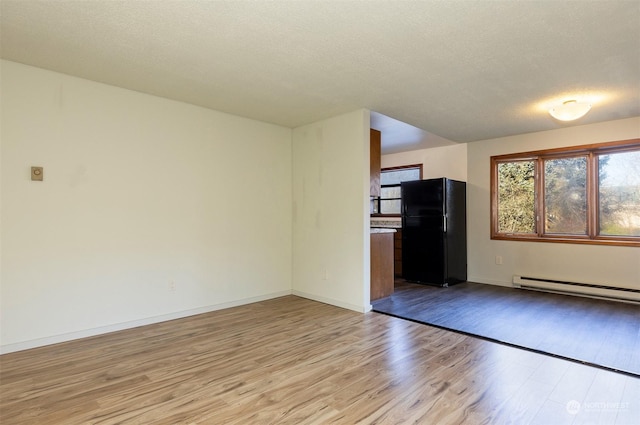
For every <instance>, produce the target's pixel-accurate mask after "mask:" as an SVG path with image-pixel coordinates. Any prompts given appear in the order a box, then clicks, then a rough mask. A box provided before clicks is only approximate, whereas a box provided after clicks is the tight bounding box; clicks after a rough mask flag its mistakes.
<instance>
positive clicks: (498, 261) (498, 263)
mask: <svg viewBox="0 0 640 425" xmlns="http://www.w3.org/2000/svg"><path fill="white" fill-rule="evenodd" d="M496 264H497V265H499V266H500V265H502V255H496Z"/></svg>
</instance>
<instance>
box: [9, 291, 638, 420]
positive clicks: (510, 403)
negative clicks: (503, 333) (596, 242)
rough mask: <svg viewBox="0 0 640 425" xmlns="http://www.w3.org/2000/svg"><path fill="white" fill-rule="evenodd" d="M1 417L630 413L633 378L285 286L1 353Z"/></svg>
mask: <svg viewBox="0 0 640 425" xmlns="http://www.w3.org/2000/svg"><path fill="white" fill-rule="evenodd" d="M505 325H506V326H508V324H505ZM0 422H1V423H2V424H3V425H10V424H65V425H66V424H243V425H245V424H356V423H362V424H411V423H416V424H461V423H466V424H503V423H504V424H507V423H509V424H576V425H578V424H617V425H620V424H633V425H637V424H640V380H639V379H636V378H632V377H630V376H626V375H621V374H616V373H613V372H608V371H604V370H599V369H594V368H591V367H589V366H584V365H581V364H577V363H572V362H567V361H564V360H560V359H556V358H553V357H548V356H543V355H540V354H535V353H531V352H527V351H523V350H519V349H515V348H511V347H507V346H503V345H499V344H495V343H492V342H488V341H484V340H480V339H475V338H472V337H469V336H464V335H461V334H457V333H453V332H449V331H445V330H442V329H437V328H432V327H429V326H425V325H421V324H417V323H413V322H410V321H405V320H402V319H398V318H394V317H389V316H385V315H382V314H378V313H367V314H359V313H356V312H352V311H348V310H343V309H340V308H336V307H332V306H328V305H325V304H321V303H317V302H314V301H309V300H306V299H302V298H298V297H295V296H287V297H283V298H278V299H274V300H269V301H265V302H260V303H256V304H251V305H246V306H241V307H236V308H232V309H227V310H221V311H216V312H212V313H208V314H203V315H199V316H193V317H189V318H185V319H180V320H174V321H170V322H164V323H160V324H155V325H150V326H145V327H140V328H136V329H130V330H126V331H121V332H116V333H112V334H108V335H102V336H97V337H92V338H87V339H83V340H77V341H72V342H68V343H63V344H57V345H53V346H48V347H42V348H37V349H33V350H27V351H22V352H17V353H11V354H5V355H2V356H0Z"/></svg>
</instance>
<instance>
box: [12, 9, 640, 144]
mask: <svg viewBox="0 0 640 425" xmlns="http://www.w3.org/2000/svg"><path fill="white" fill-rule="evenodd" d="M1 19H2V20H1V37H2V50H1V52H2V57H3V58H4V59H8V60H12V61H16V62H21V63H25V64H29V65H34V66H38V67H42V68H46V69H51V70H54V71H58V72H63V73H66V74H70V75H75V76H79V77H83V78H88V79H91V80H95V81H99V82H104V83H107V84H112V85H115V86H120V87H124V88H128V89H132V90H137V91H140V92H145V93H150V94H154V95H158V96H163V97H167V98H170V99H176V100H180V101H184V102H189V103H192V104H196V105H200V106H204V107H208V108H212V109H216V110H219V111H225V112H228V113H232V114H236V115H240V116H245V117H249V118H254V119H257V120H262V121H266V122H271V123H275V124H279V125H283V126H287V127H296V126H299V125H304V124H308V123H311V122H314V121H317V120H320V119H324V118H328V117H331V116H334V115H337V114H340V113H344V112H347V111H350V110H353V109H356V108H368V109H371V110H372V111H377V112H379V113H380V114H383V115H384V116H388V117H392V118H394V119H397V120H400V121H402V122H404V123H408V124H410V125H412V126H415V127H418V128H419V129H422V130H426V131H427V132H428V134H430V135H432V136H431V137H432V139H433V138H435V140H436V142H437V143H442V141H443V140H444V139H448V140H451V141H455V142H469V141H475V140H482V139H488V138H494V137H500V136H507V135H513V134H521V133H528V132H533V131H541V130H549V129H554V128H559V127H562V126H567V125H579V124H587V123H593V122H599V121H607V120H614V119H619V118H626V117H632V116H639V115H640V2H639V1H637V0H633V1H588V2H587V1H581V2H578V1H562V0H558V1H426V0H425V1H348V0H347V1H305V0H300V1H281V0H275V1H269V2H267V1H195V0H185V1H173V0H161V1H153V0H151V1H134V0H128V1H106V0H105V1H100V0H96V1H64V0H58V1H53V0H47V1H36V0H19V1H15V0H2V2H1ZM565 95H566V96H569V97H576V96H577V97H586V98H589V99H590V100H591V101H592V102H593V109H592V111H591V112H590V113H589V114H587V116H586V117H584V118H582V119H580V120H579V121H577V122H575V123H574V124H561V123H559V122H557V121H555V120H553V119H552V118H551V117H549V115H548V114H547V113H546V110H545V107H547V106H548V105H550V104H551V103H552V102H553V101H560V100H562V99H563V97H564V96H565ZM434 135H438V136H440V137H438V136H434ZM443 138H444V139H443Z"/></svg>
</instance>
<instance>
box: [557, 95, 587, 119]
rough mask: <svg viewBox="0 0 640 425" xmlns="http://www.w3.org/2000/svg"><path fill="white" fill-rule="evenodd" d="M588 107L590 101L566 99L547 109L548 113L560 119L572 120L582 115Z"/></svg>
mask: <svg viewBox="0 0 640 425" xmlns="http://www.w3.org/2000/svg"><path fill="white" fill-rule="evenodd" d="M590 109H591V104H590V103H586V102H578V101H577V100H567V101H565V102H562V105H559V106H556V107H553V108H551V109H549V114H551V116H552V117H553V118H555V119H557V120H560V121H573V120H577V119H578V118H581V117H584V116H585V115H586V114H587V112H589V110H590Z"/></svg>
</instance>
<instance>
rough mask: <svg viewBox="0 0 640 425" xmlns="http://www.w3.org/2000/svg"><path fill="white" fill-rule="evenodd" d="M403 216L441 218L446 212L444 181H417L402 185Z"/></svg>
mask: <svg viewBox="0 0 640 425" xmlns="http://www.w3.org/2000/svg"><path fill="white" fill-rule="evenodd" d="M400 188H401V193H402V215H406V216H425V215H437V216H441V215H442V214H443V210H444V179H432V180H415V181H409V182H402V183H401V184H400Z"/></svg>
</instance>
